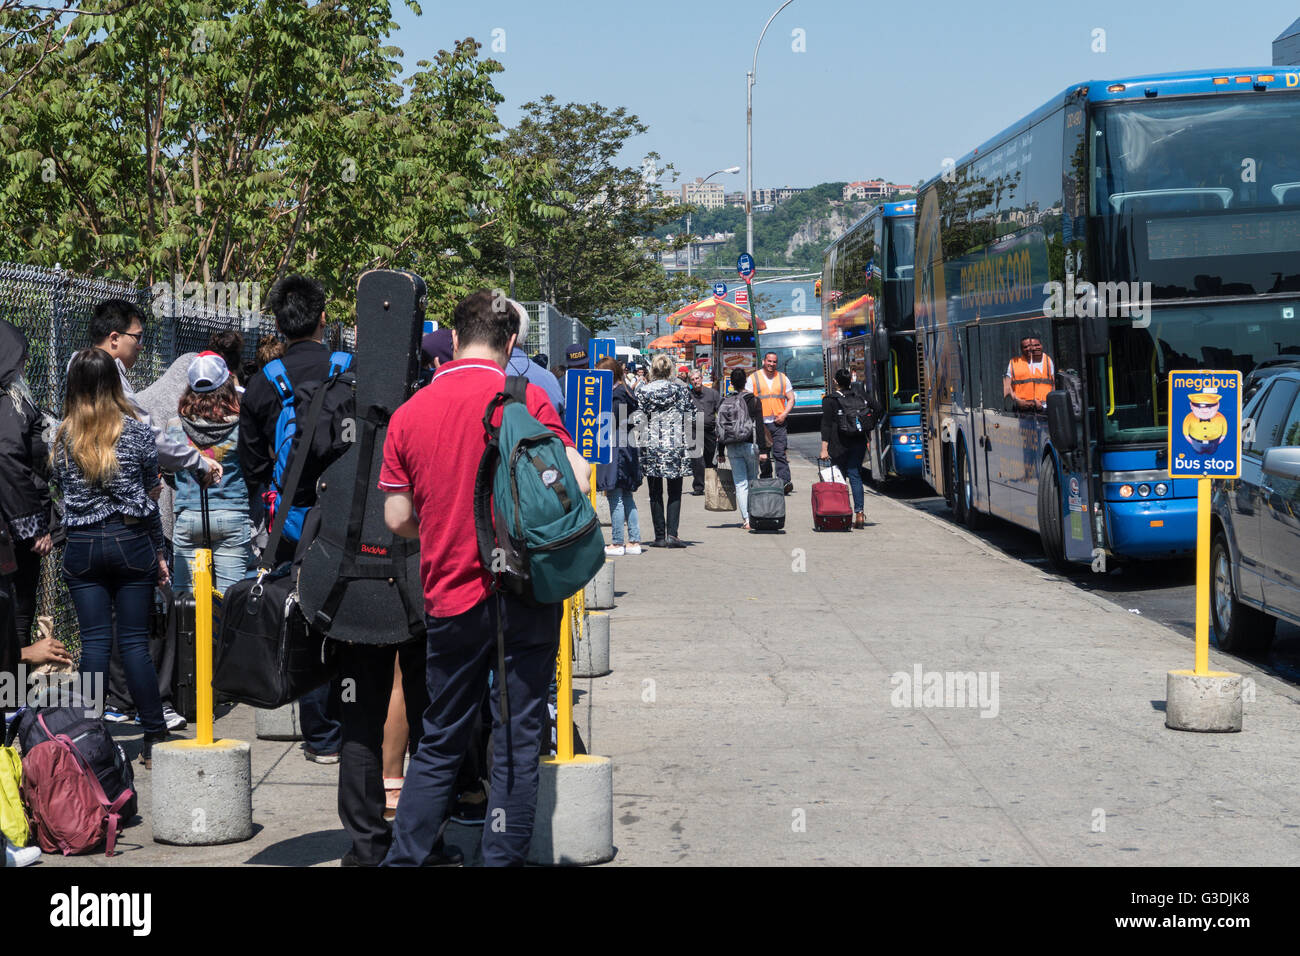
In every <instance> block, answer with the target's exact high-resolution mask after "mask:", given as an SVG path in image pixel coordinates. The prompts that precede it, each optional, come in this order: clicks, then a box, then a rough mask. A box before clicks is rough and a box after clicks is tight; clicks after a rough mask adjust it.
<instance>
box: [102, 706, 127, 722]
mask: <svg viewBox="0 0 1300 956" xmlns="http://www.w3.org/2000/svg"><path fill="white" fill-rule="evenodd" d="M104 719H105V720H107V721H108V722H109V723H110V724H125V723H127V722H128V721H129V720H130V719H131V716H130V714H124V713H122V712H121V711H120V710H113V709H112V708H111V707H110V708H108V709H106V710H105V711H104Z"/></svg>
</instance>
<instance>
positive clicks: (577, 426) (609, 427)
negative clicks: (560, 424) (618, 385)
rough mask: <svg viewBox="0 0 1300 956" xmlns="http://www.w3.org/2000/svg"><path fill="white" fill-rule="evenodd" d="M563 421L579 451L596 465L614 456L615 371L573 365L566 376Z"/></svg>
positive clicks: (612, 458)
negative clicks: (574, 366)
mask: <svg viewBox="0 0 1300 956" xmlns="http://www.w3.org/2000/svg"><path fill="white" fill-rule="evenodd" d="M564 425H565V427H566V428H568V430H569V434H570V435H572V436H573V443H574V445H576V446H577V448H578V452H579V454H581V455H582V457H583V458H585V459H587V461H589V462H591V463H592V464H593V465H608V464H609V463H610V462H611V461H613V460H614V448H613V441H612V439H613V432H614V373H613V372H611V371H610V370H609V369H604V368H597V369H588V368H571V369H569V371H568V373H567V374H566V375H565V377H564Z"/></svg>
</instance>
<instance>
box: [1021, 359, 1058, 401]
mask: <svg viewBox="0 0 1300 956" xmlns="http://www.w3.org/2000/svg"><path fill="white" fill-rule="evenodd" d="M1042 365H1043V367H1042V370H1041V371H1039V372H1038V374H1037V375H1035V374H1034V373H1033V372H1031V371H1030V369H1029V360H1028V359H1027V358H1024V357H1023V356H1017V357H1016V358H1013V359H1012V360H1011V394H1012V395H1014V396H1015V397H1016V398H1018V399H1021V400H1022V401H1033V402H1045V401H1047V393H1048V392H1050V391H1051V390H1052V389H1053V387H1055V382H1053V380H1052V373H1053V371H1054V368H1053V366H1052V360H1051V358H1049V357H1048V356H1047V354H1046V353H1044V354H1043V362H1042ZM1044 375H1046V376H1047V377H1046V378H1042V377H1041V376H1044Z"/></svg>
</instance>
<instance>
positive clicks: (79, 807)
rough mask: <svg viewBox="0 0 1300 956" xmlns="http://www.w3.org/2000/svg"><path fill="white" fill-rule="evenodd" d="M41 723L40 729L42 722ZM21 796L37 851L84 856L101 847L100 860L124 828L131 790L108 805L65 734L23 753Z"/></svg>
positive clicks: (132, 793) (102, 791) (101, 787)
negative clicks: (34, 837)
mask: <svg viewBox="0 0 1300 956" xmlns="http://www.w3.org/2000/svg"><path fill="white" fill-rule="evenodd" d="M38 719H39V718H38ZM40 723H41V726H42V728H43V729H45V728H44V723H45V722H44V720H43V719H41V720H40ZM46 733H49V731H48V729H46ZM22 795H23V802H24V803H25V804H26V805H27V812H28V814H29V815H30V817H31V820H32V829H33V830H34V831H35V833H36V840H37V842H38V843H39V844H40V847H41V849H42V850H44V851H45V852H46V853H62V854H63V855H64V856H71V855H72V854H74V853H87V852H89V851H91V850H93V849H95V848H96V847H98V846H99V845H100V844H101V843H105V842H106V843H107V847H106V851H107V852H106V853H105V854H104V855H105V856H112V855H113V847H114V846H115V845H116V843H117V837H118V834H119V833H121V832H122V825H123V824H124V823H125V818H124V816H123V813H122V809H123V807H125V806H126V804H127V803H129V802H131V801H133V800H134V799H135V791H134V790H132V789H130V788H127V789H124V790H123V791H122V792H121V793H120V794H119V795H118V797H117V799H116V800H109V798H108V797H107V796H106V795H105V793H104V787H103V786H102V785H101V784H100V782H99V778H98V777H96V776H95V774H94V771H93V770H91V769H90V765H89V763H88V762H87V761H86V759H85V757H83V756H82V755H81V752H80V751H79V750H77V745H76V744H74V743H73V742H72V738H70V737H68V736H67V735H66V734H59V735H57V736H56V735H54V734H50V739H49V740H46V741H44V742H42V743H39V744H37V745H36V746H35V747H33V748H32V749H31V750H30V751H28V752H26V753H24V754H23V787H22Z"/></svg>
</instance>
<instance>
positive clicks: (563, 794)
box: [489, 754, 614, 866]
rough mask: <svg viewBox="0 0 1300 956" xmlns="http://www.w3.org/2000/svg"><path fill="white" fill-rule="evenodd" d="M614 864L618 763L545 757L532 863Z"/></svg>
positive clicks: (583, 757)
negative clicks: (616, 768) (615, 782)
mask: <svg viewBox="0 0 1300 956" xmlns="http://www.w3.org/2000/svg"><path fill="white" fill-rule="evenodd" d="M489 822H490V821H489ZM613 858H614V763H613V761H611V760H610V759H609V758H608V757H593V756H588V755H584V754H579V755H577V756H575V757H574V758H573V759H572V760H565V761H559V760H556V758H554V757H543V758H542V762H541V780H540V785H539V786H538V789H537V822H536V825H535V826H534V827H533V843H532V846H531V847H530V848H529V850H528V862H529V863H535V864H541V865H543V866H573V865H583V864H588V863H604V862H606V861H607V860H612V859H613Z"/></svg>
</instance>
